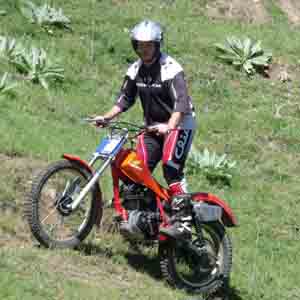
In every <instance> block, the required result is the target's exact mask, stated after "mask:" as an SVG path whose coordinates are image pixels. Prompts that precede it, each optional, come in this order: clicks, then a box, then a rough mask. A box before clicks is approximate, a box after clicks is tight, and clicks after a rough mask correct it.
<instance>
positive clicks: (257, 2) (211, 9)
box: [205, 0, 300, 25]
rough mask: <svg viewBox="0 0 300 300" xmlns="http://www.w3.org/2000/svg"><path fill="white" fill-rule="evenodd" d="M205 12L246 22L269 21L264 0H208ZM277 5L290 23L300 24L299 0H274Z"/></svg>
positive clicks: (221, 17) (216, 16)
mask: <svg viewBox="0 0 300 300" xmlns="http://www.w3.org/2000/svg"><path fill="white" fill-rule="evenodd" d="M207 2H208V3H207V5H206V7H205V10H206V14H207V15H208V16H209V17H211V18H213V19H232V20H240V21H242V22H246V23H255V24H264V23H267V22H270V21H271V16H270V15H269V13H268V10H267V5H266V3H267V1H266V0H231V1H227V0H210V1H207ZM275 5H277V6H278V7H279V8H280V9H281V10H282V11H283V12H284V13H285V14H286V15H287V17H288V19H289V21H290V22H291V23H292V24H295V25H299V24H300V1H299V0H276V2H275Z"/></svg>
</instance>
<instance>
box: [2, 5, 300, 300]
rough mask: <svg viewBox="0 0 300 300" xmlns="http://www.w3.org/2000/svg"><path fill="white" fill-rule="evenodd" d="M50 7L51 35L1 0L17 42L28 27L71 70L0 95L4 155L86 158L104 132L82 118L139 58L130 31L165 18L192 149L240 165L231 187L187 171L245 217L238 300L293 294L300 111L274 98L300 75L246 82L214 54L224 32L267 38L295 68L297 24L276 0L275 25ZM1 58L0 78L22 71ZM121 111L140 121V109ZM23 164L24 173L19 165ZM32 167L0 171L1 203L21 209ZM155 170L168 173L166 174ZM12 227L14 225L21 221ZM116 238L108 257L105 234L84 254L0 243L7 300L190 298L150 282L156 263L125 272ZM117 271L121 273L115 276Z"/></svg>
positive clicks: (238, 241) (141, 10)
mask: <svg viewBox="0 0 300 300" xmlns="http://www.w3.org/2000/svg"><path fill="white" fill-rule="evenodd" d="M36 3H43V1H36ZM51 3H53V4H54V5H55V7H61V8H63V11H64V13H65V14H66V15H67V16H68V17H70V19H71V21H72V23H71V26H72V28H73V31H72V32H70V31H64V30H58V29H54V34H53V35H48V34H47V33H46V31H44V30H43V29H41V28H39V27H37V26H35V25H33V24H29V23H28V22H27V20H26V19H25V18H23V17H22V16H21V15H20V13H19V12H18V11H17V10H16V6H15V4H16V1H4V0H0V9H1V10H6V11H7V15H5V16H0V35H9V36H12V37H15V38H18V39H21V38H22V37H23V36H24V35H25V36H26V37H27V39H28V40H29V41H32V43H34V44H35V45H36V46H40V47H43V48H45V50H47V51H48V53H49V55H50V56H51V57H53V58H54V59H55V60H57V61H58V62H60V63H61V64H62V65H63V66H64V68H65V77H66V78H65V81H64V82H63V83H53V84H51V85H50V90H49V92H47V91H46V90H44V89H43V88H42V87H41V86H39V85H35V84H32V83H29V82H20V83H19V86H18V87H17V88H16V90H15V92H14V94H12V95H8V96H7V97H5V98H4V97H2V98H0V131H1V146H0V152H1V153H5V154H7V155H10V156H17V157H32V158H34V159H38V161H44V162H45V161H46V162H48V161H54V160H57V159H59V158H60V157H61V154H62V153H64V152H69V153H73V154H77V155H80V156H82V157H84V158H88V157H89V155H90V154H91V153H92V152H93V151H94V148H95V146H96V145H97V142H98V139H99V135H100V133H99V132H97V131H95V130H94V129H93V128H91V127H88V126H87V125H84V124H82V123H81V122H80V118H82V117H84V116H86V115H88V114H92V113H99V114H100V113H102V112H104V111H106V110H107V109H109V108H110V107H111V105H112V104H113V102H114V99H115V97H116V95H117V93H118V91H119V88H120V84H121V82H122V77H123V75H124V73H125V71H126V69H127V67H128V64H129V63H130V62H132V61H133V60H134V59H135V55H134V53H133V51H132V49H131V45H130V41H129V38H128V33H127V31H128V29H129V28H131V27H132V26H133V25H134V24H135V23H136V22H138V21H139V20H141V19H143V18H147V17H148V18H151V19H155V20H158V21H160V22H161V23H162V24H164V25H165V28H166V40H165V46H164V49H166V50H167V51H168V53H169V54H171V55H172V56H174V57H175V58H176V59H178V60H179V61H180V62H181V63H182V64H183V66H184V69H185V70H186V74H187V79H188V84H189V89H190V92H191V95H192V97H193V100H194V104H195V107H196V111H197V116H198V131H197V133H196V137H195V142H194V143H195V145H196V146H197V147H198V149H201V150H202V149H204V148H205V147H207V148H208V149H209V150H211V151H216V152H217V153H223V152H225V150H226V152H227V153H228V156H229V158H232V159H233V160H236V161H237V162H238V170H237V173H236V176H235V177H234V179H233V182H232V187H222V186H211V185H209V182H207V181H206V180H205V178H204V176H201V174H199V177H198V178H195V176H194V177H189V178H188V182H189V186H190V189H191V190H192V191H199V190H203V191H211V192H213V193H215V194H217V195H218V196H220V197H221V198H224V199H226V201H228V203H229V204H230V205H231V206H232V208H233V209H234V211H235V213H236V214H237V216H238V219H239V223H240V227H238V228H237V229H232V230H231V234H232V238H233V241H234V267H233V272H232V289H233V292H234V293H235V296H233V299H234V297H236V298H237V295H239V297H240V298H241V299H247V300H252V299H253V300H254V299H257V298H260V299H280V298H281V299H289V298H291V297H293V295H296V296H298V293H297V291H299V288H298V286H299V285H298V281H299V280H298V278H299V276H300V271H299V270H300V265H299V259H298V253H299V249H300V248H299V240H300V233H299V226H300V225H299V218H300V201H299V194H300V188H299V182H300V175H299V174H300V172H299V170H300V154H299V153H300V151H299V150H300V138H299V136H300V112H299V110H297V108H296V107H289V106H287V107H286V108H285V109H283V110H282V116H283V117H282V118H281V119H278V118H276V117H275V112H276V107H277V105H280V104H283V103H286V102H287V101H291V102H293V103H299V102H300V96H299V93H298V88H299V87H298V83H297V81H293V82H291V83H288V84H282V83H280V82H279V81H274V82H273V81H271V80H268V79H264V78H262V77H261V76H259V75H255V76H253V77H252V78H248V77H247V76H245V75H244V74H243V73H242V72H239V71H237V70H235V69H234V68H233V67H232V66H229V65H223V64H222V63H221V62H220V61H218V60H217V59H216V58H215V56H216V55H215V54H216V52H215V49H214V47H213V45H214V43H216V42H223V41H224V39H225V37H226V35H228V34H230V35H237V36H245V35H247V36H250V37H251V38H253V39H255V40H259V39H260V40H262V41H263V43H262V45H263V47H264V48H267V49H270V50H271V51H272V52H273V56H274V60H275V62H279V61H281V62H283V63H286V64H290V65H294V66H295V70H297V68H298V67H299V53H298V52H299V51H298V48H299V47H298V46H299V42H300V36H299V29H297V28H291V27H290V26H289V24H288V22H287V18H286V16H285V15H284V14H283V13H282V12H281V11H280V10H279V9H278V8H277V7H276V6H275V1H269V2H268V3H269V5H268V11H269V13H270V14H272V16H273V21H272V22H270V23H267V24H265V25H255V24H242V23H239V22H237V21H230V22H229V21H226V20H209V19H208V18H207V17H205V16H204V14H203V10H202V8H203V5H204V4H203V3H204V2H201V1H187V0H176V1H159V0H154V1H151V2H150V1H144V2H142V1H140V2H137V1H132V0H129V1H108V0H102V1H100V0H90V1H86V2H85V1H79V0H72V1H62V0H56V1H51ZM201 5H202V6H201ZM0 66H1V73H0V76H1V75H2V73H4V72H5V71H10V72H15V70H14V69H13V68H12V67H11V66H9V65H8V64H7V63H5V62H1V61H0ZM297 78H299V74H298V77H297ZM137 116H139V117H137ZM122 118H123V117H122ZM124 119H127V120H131V121H135V122H137V123H141V122H142V117H141V109H140V107H139V105H138V104H137V105H136V106H135V107H134V108H133V109H132V110H131V111H130V112H129V113H128V114H126V115H124ZM24 164H25V162H24ZM35 168H36V165H35ZM20 170H22V172H24V176H20V175H18V174H19V173H16V172H20ZM32 171H33V170H32V169H30V170H28V169H26V168H25V169H22V168H17V169H16V171H15V172H12V171H11V172H10V171H9V169H7V168H5V169H4V171H3V170H2V173H1V182H0V189H1V194H2V195H1V196H0V201H4V200H5V201H6V200H12V201H15V202H16V203H18V204H20V205H18V207H19V209H20V211H21V203H22V199H20V198H22V197H23V194H24V191H25V187H24V186H25V184H24V182H26V181H27V178H29V176H30V174H31V172H32ZM22 174H23V173H22ZM157 174H158V176H159V177H161V173H160V172H159V171H158V172H157ZM109 182H110V179H109V176H108V173H107V176H106V178H105V180H104V184H102V186H103V188H104V191H105V198H106V199H107V198H109V197H110V196H111V190H110V188H109V184H108V183H109ZM20 186H21V187H20ZM3 191H4V192H3ZM20 214H21V212H20ZM6 220H7V219H5V220H3V219H2V221H1V222H0V228H2V229H3V228H4V229H5V230H7V231H9V225H7V223H8V222H7V221H6ZM13 224H14V222H13ZM7 227H8V228H7ZM10 227H11V228H10V229H11V230H10V231H11V232H14V233H16V232H15V229H14V225H10ZM113 241H114V243H112V242H111V243H108V245H109V248H110V249H111V251H112V255H111V256H110V257H109V258H107V256H106V255H105V254H103V249H104V248H105V247H104V244H103V243H107V240H106V239H105V238H104V241H103V242H101V241H99V240H95V241H92V244H94V245H95V248H96V249H98V250H95V254H94V255H91V256H89V257H86V256H84V255H83V254H82V253H77V252H75V253H73V252H59V251H58V252H55V253H54V252H52V251H46V250H37V249H31V248H25V249H18V247H17V246H15V248H14V247H13V245H12V246H11V249H8V248H3V249H1V256H0V265H1V268H0V270H1V271H0V298H1V299H21V297H22V298H23V299H108V298H111V299H121V298H122V297H123V298H124V299H142V298H144V299H156V298H160V297H161V298H163V297H164V299H186V298H187V295H185V294H182V293H179V292H177V291H172V290H171V289H170V288H169V287H168V286H165V285H163V284H162V283H161V281H160V280H159V279H157V278H152V277H151V270H150V271H149V270H147V268H146V270H141V269H139V270H135V269H133V268H130V267H129V265H130V264H129V263H128V260H127V259H125V257H126V253H127V251H128V250H127V248H126V247H124V246H122V243H121V242H120V241H118V239H117V238H114V239H113ZM97 247H98V248H97ZM99 249H100V250H99ZM105 249H106V248H105ZM146 258H147V257H146ZM146 258H145V261H147V259H146ZM52 259H54V260H55V259H57V260H66V261H67V262H68V264H67V263H66V264H65V265H64V266H65V267H66V269H67V268H68V267H69V266H72V270H76V272H78V273H81V272H82V270H83V272H82V273H83V274H84V271H86V272H87V268H88V266H91V267H92V270H93V271H94V272H96V273H97V272H99V274H98V273H97V275H96V276H95V279H91V280H88V282H86V281H85V280H84V278H81V277H79V279H78V278H77V277H76V276H73V275H72V276H64V274H63V270H61V272H62V273H60V272H58V274H56V273H55V272H54V270H52V269H51V268H50V267H49V266H50V265H51V263H50V262H51V260H52ZM98 260H99V261H98ZM106 261H108V264H109V267H108V266H107V265H106V264H105V262H106ZM69 262H70V264H69ZM85 264H86V266H85ZM157 267H158V266H157ZM62 269H63V268H62ZM111 269H113V270H115V271H113V273H112V274H110V273H111V272H110V271H111ZM101 272H103V274H104V275H103V274H102V273H101ZM124 273H125V274H127V275H126V276H128V278H129V279H130V280H128V285H126V286H125V287H124V286H122V285H121V284H120V285H118V284H119V282H120V278H121V277H119V276H123V274H124ZM101 274H102V275H101ZM75 277H76V278H75ZM116 282H117V284H116V286H115V284H114V283H116ZM126 282H127V281H126ZM160 293H161V295H160ZM162 295H163V296H162Z"/></svg>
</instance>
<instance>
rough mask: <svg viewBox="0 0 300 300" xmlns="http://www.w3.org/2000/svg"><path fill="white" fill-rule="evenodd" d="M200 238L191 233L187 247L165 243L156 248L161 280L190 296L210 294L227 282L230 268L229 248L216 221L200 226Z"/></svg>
mask: <svg viewBox="0 0 300 300" xmlns="http://www.w3.org/2000/svg"><path fill="white" fill-rule="evenodd" d="M201 231H202V234H201V235H202V237H199V234H197V233H196V231H195V230H194V233H193V235H192V239H191V244H192V245H193V246H195V247H196V248H195V249H198V250H197V251H198V253H199V254H196V253H195V252H194V251H191V250H190V248H188V247H187V246H186V244H184V243H175V242H174V241H173V242H172V241H168V242H166V243H162V244H161V245H160V249H159V255H160V266H161V272H162V275H163V277H165V279H166V280H167V281H168V282H169V283H170V284H171V285H173V286H176V287H178V288H183V289H185V290H188V291H189V292H193V293H205V294H211V293H213V292H215V291H216V290H218V289H219V288H220V287H221V286H222V285H223V284H224V283H225V282H226V281H227V280H228V279H229V275H230V270H231V265H232V245H231V241H230V239H229V237H228V235H227V234H226V232H225V228H224V226H223V225H222V224H221V223H219V222H214V223H208V224H202V230H201Z"/></svg>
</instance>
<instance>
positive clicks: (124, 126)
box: [82, 117, 149, 136]
mask: <svg viewBox="0 0 300 300" xmlns="http://www.w3.org/2000/svg"><path fill="white" fill-rule="evenodd" d="M82 121H83V122H85V123H98V124H99V125H100V126H102V127H100V126H99V127H100V128H108V129H110V130H123V131H126V132H135V133H137V134H136V136H138V135H140V134H142V133H143V132H145V131H147V130H149V128H148V127H147V126H144V125H136V124H134V123H131V122H125V121H110V120H109V119H103V118H101V119H99V118H97V117H95V118H89V117H87V118H83V119H82Z"/></svg>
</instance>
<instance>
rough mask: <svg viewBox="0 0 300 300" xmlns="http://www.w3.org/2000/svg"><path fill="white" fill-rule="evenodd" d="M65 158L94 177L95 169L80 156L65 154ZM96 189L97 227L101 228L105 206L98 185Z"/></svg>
mask: <svg viewBox="0 0 300 300" xmlns="http://www.w3.org/2000/svg"><path fill="white" fill-rule="evenodd" d="M63 158H64V159H66V160H68V161H70V162H72V163H76V164H79V165H80V166H81V167H82V168H83V169H85V170H86V171H87V172H88V173H89V174H90V175H91V176H93V174H94V170H93V168H92V167H91V166H90V165H89V164H88V163H87V162H86V161H85V160H83V159H81V158H80V157H79V156H75V155H72V154H66V153H65V154H63ZM95 189H96V197H97V199H96V209H97V217H96V222H95V225H96V226H97V227H98V228H99V227H100V224H101V219H102V214H103V204H102V192H101V189H100V186H99V184H98V183H97V184H96V185H95Z"/></svg>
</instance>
